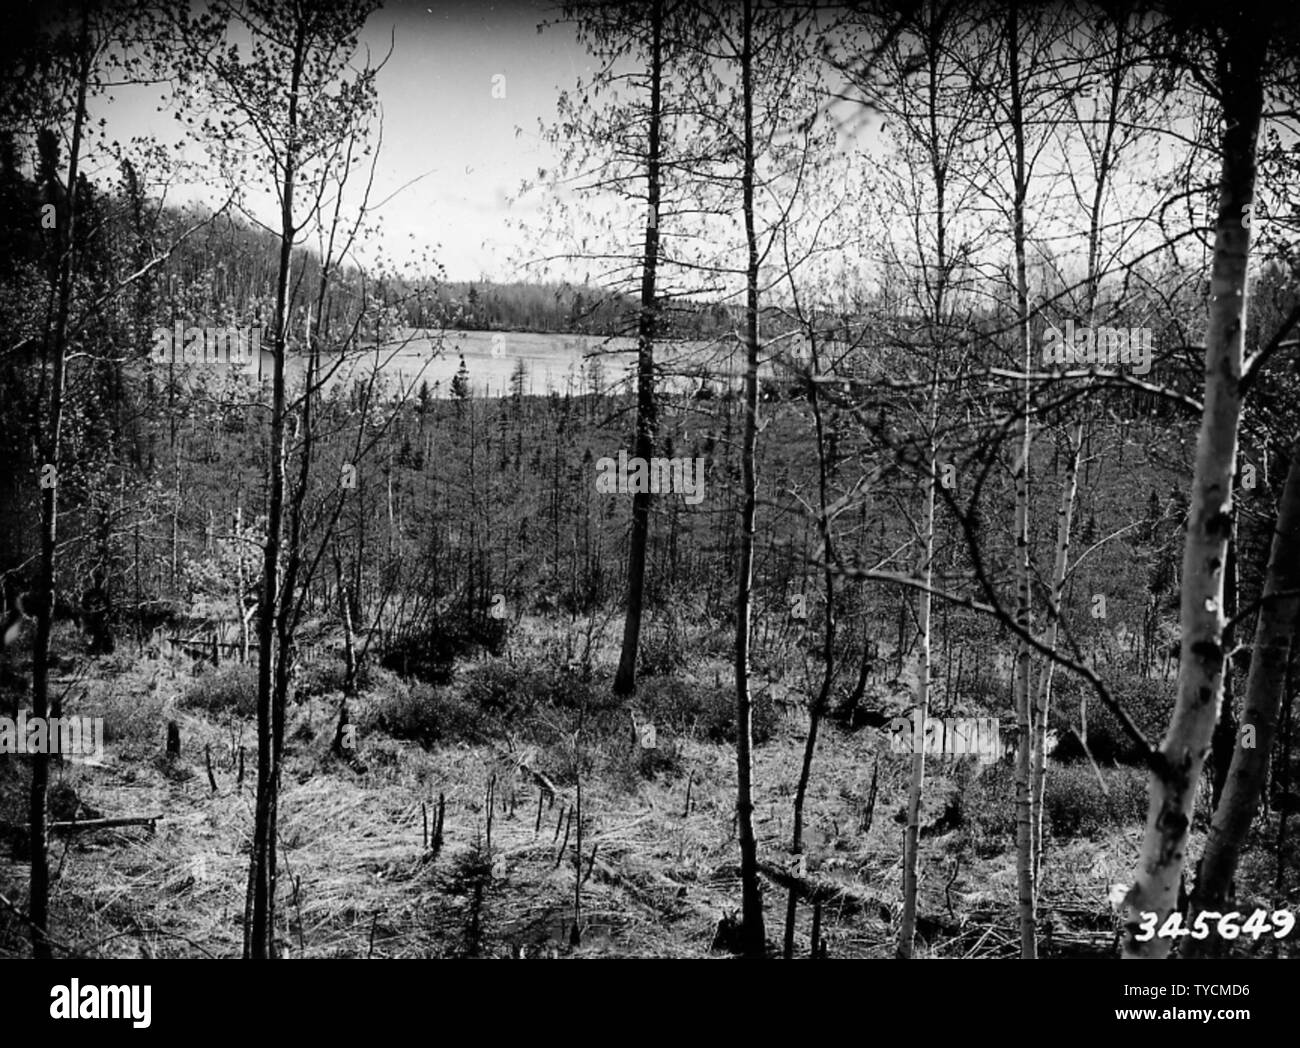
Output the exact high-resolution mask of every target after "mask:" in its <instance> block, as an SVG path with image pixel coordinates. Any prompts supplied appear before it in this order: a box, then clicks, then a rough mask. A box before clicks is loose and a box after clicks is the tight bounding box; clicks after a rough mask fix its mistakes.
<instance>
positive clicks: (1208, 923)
mask: <svg viewBox="0 0 1300 1048" xmlns="http://www.w3.org/2000/svg"><path fill="white" fill-rule="evenodd" d="M1159 920H1160V915H1159V914H1158V913H1151V912H1149V911H1144V912H1143V914H1142V921H1141V923H1140V924H1139V925H1138V932H1137V934H1136V935H1135V936H1133V938H1134V939H1135V940H1136V941H1137V942H1149V941H1150V940H1152V939H1157V938H1159V939H1181V938H1183V937H1184V936H1188V935H1190V936H1191V937H1192V938H1193V939H1208V938H1209V937H1210V936H1211V935H1217V936H1218V937H1219V938H1220V939H1236V938H1238V937H1240V936H1242V935H1248V936H1250V938H1251V939H1252V940H1253V939H1259V938H1260V937H1261V936H1263V935H1269V934H1271V935H1272V936H1273V938H1275V939H1284V938H1286V937H1287V936H1288V935H1289V934H1290V933H1291V929H1292V928H1294V927H1295V914H1294V913H1292V912H1291V911H1290V910H1274V911H1273V912H1272V914H1270V913H1269V912H1268V911H1267V910H1255V911H1254V912H1253V913H1251V915H1250V916H1249V917H1247V916H1245V915H1244V914H1242V913H1238V912H1237V911H1236V910H1233V911H1232V912H1231V913H1219V911H1218V910H1202V911H1201V912H1200V913H1198V914H1197V915H1196V917H1195V918H1194V919H1193V920H1192V922H1191V924H1190V925H1188V924H1187V923H1185V922H1184V920H1183V915H1182V914H1181V913H1178V912H1177V911H1175V912H1173V913H1171V914H1170V915H1169V916H1168V917H1166V918H1165V920H1164V923H1163V924H1161V925H1160V927H1159V928H1157V927H1156V923H1157V922H1158V921H1159Z"/></svg>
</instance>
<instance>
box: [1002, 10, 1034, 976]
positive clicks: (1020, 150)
mask: <svg viewBox="0 0 1300 1048" xmlns="http://www.w3.org/2000/svg"><path fill="white" fill-rule="evenodd" d="M1019 15H1020V12H1019V6H1018V3H1017V2H1016V0H1013V2H1012V3H1011V4H1010V6H1009V7H1008V9H1007V51H1008V56H1007V57H1008V67H1009V68H1008V73H1009V75H1008V80H1009V88H1010V91H1011V132H1012V137H1013V140H1014V146H1015V158H1014V164H1015V170H1014V175H1013V177H1014V200H1013V203H1012V208H1013V221H1014V225H1015V229H1014V231H1013V232H1014V237H1015V247H1016V321H1017V323H1016V332H1017V335H1018V339H1019V342H1020V349H1021V355H1022V359H1023V361H1024V368H1025V391H1024V398H1023V400H1022V402H1021V405H1020V406H1021V411H1022V412H1023V417H1022V419H1021V423H1020V455H1019V461H1018V462H1017V464H1016V468H1015V489H1016V494H1015V497H1016V519H1015V529H1016V530H1015V534H1016V580H1017V584H1016V624H1017V625H1018V626H1019V627H1020V629H1021V630H1022V631H1024V633H1022V634H1021V636H1020V637H1019V639H1017V641H1016V660H1015V669H1014V673H1013V677H1012V695H1013V697H1014V701H1015V711H1016V737H1017V741H1018V743H1019V748H1018V749H1017V751H1016V881H1017V885H1018V889H1019V910H1020V956H1021V957H1023V958H1025V959H1026V960H1032V959H1033V958H1035V957H1037V956H1038V943H1037V937H1036V924H1037V919H1036V916H1035V905H1034V896H1035V894H1036V890H1035V887H1034V854H1033V832H1032V825H1033V820H1032V813H1031V803H1030V793H1031V789H1030V788H1031V782H1030V751H1031V749H1032V744H1033V735H1032V727H1033V725H1032V710H1031V708H1030V670H1031V669H1032V663H1031V661H1030V655H1029V644H1028V643H1027V642H1026V641H1025V639H1024V635H1025V634H1027V633H1028V632H1029V629H1030V625H1031V604H1030V602H1031V599H1032V590H1031V587H1032V585H1033V572H1032V568H1031V565H1030V556H1029V553H1030V551H1029V456H1030V452H1031V449H1032V446H1033V445H1032V439H1033V438H1032V424H1031V421H1030V409H1031V402H1030V381H1029V375H1030V373H1031V372H1032V371H1033V346H1032V337H1031V333H1030V328H1029V283H1028V276H1027V272H1026V259H1025V195H1026V182H1027V176H1026V168H1025V119H1024V110H1023V106H1022V100H1021V83H1020V20H1019Z"/></svg>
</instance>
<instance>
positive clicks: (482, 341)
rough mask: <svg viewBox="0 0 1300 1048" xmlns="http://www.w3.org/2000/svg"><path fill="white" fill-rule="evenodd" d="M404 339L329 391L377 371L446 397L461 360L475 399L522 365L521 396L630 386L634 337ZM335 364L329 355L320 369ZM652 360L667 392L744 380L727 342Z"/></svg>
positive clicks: (360, 361)
mask: <svg viewBox="0 0 1300 1048" xmlns="http://www.w3.org/2000/svg"><path fill="white" fill-rule="evenodd" d="M407 338H408V339H409V341H407V340H404V341H403V342H401V343H398V344H392V345H389V346H386V347H383V348H381V349H380V350H379V351H378V352H376V351H375V350H373V349H372V350H365V351H361V352H359V353H355V354H349V357H348V359H347V360H346V361H344V362H343V363H341V364H340V365H339V366H338V369H337V371H336V372H335V373H334V374H333V375H332V376H331V378H330V380H329V381H328V382H327V384H326V385H327V388H328V387H329V386H333V385H335V384H336V383H338V382H340V381H341V382H345V383H346V382H349V381H351V380H356V379H365V378H367V377H368V376H369V375H370V374H371V372H373V371H374V370H375V368H376V366H377V367H378V368H379V371H380V373H381V375H382V376H383V378H385V379H387V380H389V381H390V382H391V383H393V384H395V385H398V386H400V387H401V388H407V387H410V388H413V389H416V390H418V389H419V386H420V383H421V382H422V381H423V382H427V383H428V385H429V391H430V392H431V393H432V394H433V395H434V396H436V397H448V396H450V395H451V383H452V379H453V378H454V377H455V375H456V370H457V369H458V368H459V367H460V358H461V357H462V356H463V357H464V358H465V368H466V370H467V371H468V373H469V384H470V391H471V393H472V394H473V395H474V396H491V397H498V396H503V395H508V394H509V393H510V380H511V376H512V375H513V374H514V371H515V368H516V366H517V365H518V363H519V362H520V361H522V362H523V365H524V368H525V371H526V374H527V379H526V382H525V386H524V393H525V394H526V395H530V396H544V395H546V394H548V393H550V392H552V391H554V392H557V393H561V394H564V393H569V394H572V395H575V396H576V395H579V394H582V393H590V392H592V387H593V379H594V380H595V384H596V386H597V388H598V389H599V392H601V393H617V392H620V391H627V390H634V389H635V375H636V340H635V339H632V338H604V337H601V336H598V335H563V334H536V333H533V332H526V331H448V332H446V333H444V334H443V335H442V336H441V340H439V338H437V337H433V338H429V337H424V336H423V335H422V334H421V333H416V332H411V333H409V334H408V336H407ZM439 341H441V351H440V352H439V351H438V343H439ZM336 360H337V358H326V360H325V361H324V366H325V367H329V366H330V364H331V363H333V362H334V361H336ZM270 362H271V357H270V354H269V353H268V352H266V351H265V350H264V351H263V353H262V367H263V373H264V374H269V368H270ZM655 362H656V364H657V365H658V367H659V369H660V372H661V375H662V378H661V381H660V383H659V385H658V388H659V389H660V390H662V391H665V392H670V393H682V394H689V393H693V392H695V390H697V389H699V387H700V382H701V376H703V375H705V374H707V375H708V376H709V377H710V380H711V383H712V385H713V388H714V391H715V392H718V393H721V392H723V391H724V390H725V389H728V388H731V389H739V388H740V384H741V380H742V377H743V366H744V360H743V354H742V352H741V349H740V347H739V346H738V344H737V343H736V341H735V339H734V338H732V337H727V338H726V339H722V340H715V341H712V342H698V341H695V342H671V343H663V344H661V345H658V346H656V347H655ZM305 368H306V365H305V362H304V361H303V359H302V358H301V357H297V356H295V357H293V358H291V359H290V361H289V367H288V372H289V382H290V385H291V387H292V386H294V385H296V384H297V383H298V382H300V381H301V378H302V374H303V372H304V371H305ZM771 373H772V369H771V366H770V365H767V364H765V365H764V366H763V367H761V368H760V374H762V375H764V376H768V375H770V374H771Z"/></svg>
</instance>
